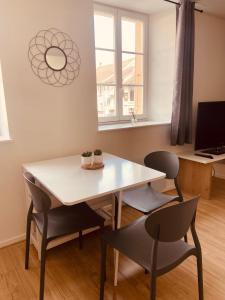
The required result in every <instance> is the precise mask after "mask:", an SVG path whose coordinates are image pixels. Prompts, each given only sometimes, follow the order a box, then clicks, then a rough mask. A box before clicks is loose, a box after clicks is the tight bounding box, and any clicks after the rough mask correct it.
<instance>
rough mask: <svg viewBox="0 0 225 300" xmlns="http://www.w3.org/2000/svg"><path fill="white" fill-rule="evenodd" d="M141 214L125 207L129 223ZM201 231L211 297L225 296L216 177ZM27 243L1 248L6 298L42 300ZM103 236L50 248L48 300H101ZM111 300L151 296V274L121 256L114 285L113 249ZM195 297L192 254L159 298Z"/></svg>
mask: <svg viewBox="0 0 225 300" xmlns="http://www.w3.org/2000/svg"><path fill="white" fill-rule="evenodd" d="M138 216H139V215H138V214H137V213H136V212H135V211H134V210H131V209H129V208H124V209H123V224H125V223H129V222H131V221H132V220H134V219H135V218H137V217H138ZM197 231H198V234H199V238H200V241H201V245H202V250H203V266H204V289H205V299H206V300H223V299H225V181H223V180H218V179H217V180H214V182H213V197H212V199H211V200H204V199H201V200H200V204H199V209H198V217H197ZM24 249H25V247H24V243H19V244H16V245H13V246H10V247H7V248H3V249H0V299H1V300H9V299H10V300H32V299H38V289H39V262H38V258H37V253H36V251H35V249H34V248H33V247H31V255H30V269H29V270H28V271H25V270H24ZM99 258H100V255H99V236H98V233H93V234H90V235H88V236H86V237H85V240H84V249H83V250H82V251H80V250H79V249H78V243H77V241H73V242H69V243H67V244H65V245H63V246H60V247H57V248H55V249H53V250H50V251H49V252H48V256H47V264H46V286H45V299H46V300H53V299H54V300H62V299H68V300H97V299H98V291H99V283H98V282H99ZM107 269H108V278H107V284H106V293H105V300H122V299H123V300H144V299H145V300H146V299H149V276H148V275H145V273H144V271H143V270H142V269H141V268H140V267H139V266H137V265H136V264H135V263H133V262H132V261H130V260H129V259H127V258H126V257H124V256H120V266H119V271H120V272H119V285H118V287H117V288H114V287H113V253H112V251H110V252H109V257H108V266H107ZM179 299H180V300H181V299H182V300H183V299H185V300H194V299H198V297H197V277H196V264H195V259H194V258H189V259H188V260H187V261H186V262H184V263H183V264H182V265H181V266H179V267H178V268H176V269H175V270H173V271H172V272H170V273H168V274H166V275H164V276H162V277H160V278H159V279H158V284H157V300H179Z"/></svg>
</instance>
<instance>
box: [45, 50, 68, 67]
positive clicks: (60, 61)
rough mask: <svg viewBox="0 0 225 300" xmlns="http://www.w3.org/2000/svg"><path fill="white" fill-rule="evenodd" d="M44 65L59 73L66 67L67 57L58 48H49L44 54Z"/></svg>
mask: <svg viewBox="0 0 225 300" xmlns="http://www.w3.org/2000/svg"><path fill="white" fill-rule="evenodd" d="M45 61H46V64H47V65H48V66H49V68H51V69H52V70H54V71H61V70H63V69H64V68H65V67H66V64H67V57H66V54H65V53H64V51H63V50H62V49H60V48H59V47H50V48H48V49H47V50H46V53H45Z"/></svg>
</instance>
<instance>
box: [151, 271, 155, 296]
mask: <svg viewBox="0 0 225 300" xmlns="http://www.w3.org/2000/svg"><path fill="white" fill-rule="evenodd" d="M150 300H156V277H155V276H154V275H152V276H151V294H150Z"/></svg>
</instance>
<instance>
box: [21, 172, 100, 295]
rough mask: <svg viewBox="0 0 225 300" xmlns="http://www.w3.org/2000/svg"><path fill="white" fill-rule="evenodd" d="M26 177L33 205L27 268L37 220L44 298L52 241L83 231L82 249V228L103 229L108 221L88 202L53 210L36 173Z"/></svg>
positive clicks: (80, 239)
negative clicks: (46, 264)
mask: <svg viewBox="0 0 225 300" xmlns="http://www.w3.org/2000/svg"><path fill="white" fill-rule="evenodd" d="M24 177H25V180H26V183H27V185H28V187H29V190H30V193H31V204H30V208H29V211H28V215H27V232H26V255H25V269H28V265H29V249H30V230H31V222H32V221H33V222H35V223H36V226H37V228H38V230H39V232H40V234H41V235H42V243H41V265H40V267H41V271H40V293H39V299H40V300H42V299H44V282H45V259H46V249H47V245H48V243H49V242H50V241H52V240H54V239H56V238H59V237H61V236H65V235H68V234H72V233H77V232H79V242H80V248H81V247H82V231H83V230H85V229H88V228H91V227H96V226H99V227H100V228H101V229H102V228H103V227H104V221H105V220H104V219H103V218H102V217H101V216H99V215H98V214H97V213H96V212H95V211H93V210H92V209H91V208H90V207H89V206H88V205H87V204H86V203H81V204H77V205H73V206H61V207H58V208H53V209H51V199H50V198H49V196H48V195H47V194H46V193H45V192H44V191H43V190H42V189H41V188H39V187H38V186H36V185H35V179H34V178H33V177H32V175H31V174H28V173H26V174H24ZM34 209H35V211H34Z"/></svg>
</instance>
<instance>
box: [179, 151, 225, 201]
mask: <svg viewBox="0 0 225 300" xmlns="http://www.w3.org/2000/svg"><path fill="white" fill-rule="evenodd" d="M207 151H208V150H207ZM200 153H202V152H200ZM207 153H209V152H207ZM178 156H179V159H180V172H179V175H178V180H179V184H180V187H181V190H182V191H183V192H184V193H187V194H189V195H191V196H197V195H201V197H202V198H205V199H210V198H211V187H212V177H213V164H214V163H217V162H221V161H223V160H225V154H221V155H219V154H217V155H211V156H212V158H211V157H210V158H208V157H204V156H203V155H202V156H197V155H196V152H191V153H181V154H178Z"/></svg>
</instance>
